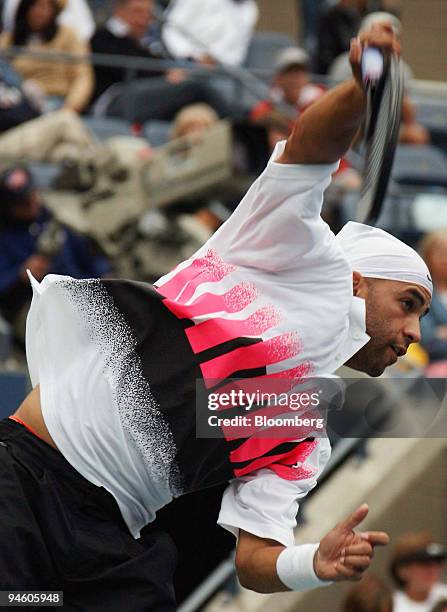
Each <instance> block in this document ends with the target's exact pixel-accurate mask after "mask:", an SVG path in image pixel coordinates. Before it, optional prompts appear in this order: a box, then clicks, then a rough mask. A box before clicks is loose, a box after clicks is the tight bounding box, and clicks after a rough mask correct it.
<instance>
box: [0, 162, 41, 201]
mask: <svg viewBox="0 0 447 612" xmlns="http://www.w3.org/2000/svg"><path fill="white" fill-rule="evenodd" d="M34 189H35V184H34V179H33V176H32V174H31V172H30V171H29V170H28V168H26V167H25V166H13V167H10V168H6V170H4V171H3V172H2V173H1V174H0V201H1V202H2V203H3V204H6V205H14V204H18V203H20V202H23V201H24V200H26V199H27V198H28V196H29V195H30V193H31V192H32V191H33V190H34Z"/></svg>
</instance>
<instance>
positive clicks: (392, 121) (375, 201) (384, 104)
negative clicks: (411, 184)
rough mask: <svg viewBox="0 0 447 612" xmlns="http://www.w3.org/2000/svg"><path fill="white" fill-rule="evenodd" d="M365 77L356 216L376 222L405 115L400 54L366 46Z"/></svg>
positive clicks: (363, 221) (363, 73)
mask: <svg viewBox="0 0 447 612" xmlns="http://www.w3.org/2000/svg"><path fill="white" fill-rule="evenodd" d="M362 78H363V84H364V87H365V90H366V97H367V109H366V120H365V125H364V137H363V149H364V165H363V184H362V188H361V192H360V201H359V204H358V209H357V220H358V221H360V222H362V223H368V224H369V225H374V224H375V223H376V221H377V219H378V218H379V215H380V213H381V210H382V206H383V202H384V200H385V196H386V192H387V187H388V183H389V179H390V175H391V169H392V166H393V161H394V154H395V151H396V145H397V140H398V137H399V128H400V121H401V115H402V102H403V91H404V79H403V70H402V65H401V63H400V60H399V58H398V57H396V56H395V55H394V54H393V55H391V54H390V55H388V54H387V55H383V54H382V53H381V52H380V51H379V50H378V49H376V48H374V47H370V48H367V49H365V51H364V52H363V57H362Z"/></svg>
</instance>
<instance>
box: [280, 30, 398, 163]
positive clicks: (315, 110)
mask: <svg viewBox="0 0 447 612" xmlns="http://www.w3.org/2000/svg"><path fill="white" fill-rule="evenodd" d="M365 46H374V47H377V48H379V49H381V50H382V51H384V52H394V53H398V54H399V53H400V44H399V42H398V41H397V39H396V37H395V35H394V34H393V32H392V29H391V28H389V27H388V26H387V25H380V26H374V27H373V28H372V29H371V30H369V31H367V32H364V33H363V34H362V35H361V37H360V38H358V39H354V40H353V41H352V42H351V50H350V56H349V58H350V62H351V66H352V71H353V77H354V78H353V79H352V80H350V81H347V82H345V83H342V84H341V85H339V86H338V87H335V88H334V89H331V90H330V91H329V92H328V93H327V94H326V95H325V96H323V97H322V98H320V99H319V100H317V101H316V102H315V103H314V104H312V105H311V106H310V107H309V108H308V109H307V110H306V111H305V112H304V113H303V114H302V115H301V116H300V117H299V119H298V121H297V122H296V124H295V127H294V129H293V132H292V134H291V135H290V136H289V138H288V140H287V145H286V148H285V150H284V153H283V154H282V155H281V157H280V158H279V159H278V160H277V161H278V162H280V163H283V164H326V163H333V162H336V161H338V160H339V159H340V158H341V157H343V155H344V154H345V153H346V151H347V150H348V149H349V146H350V144H351V142H352V140H353V138H354V136H355V134H356V133H357V130H358V129H359V127H360V126H361V123H362V121H363V118H364V114H365V110H366V98H365V94H364V91H363V87H362V80H361V73H360V63H361V56H362V51H363V48H364V47H365Z"/></svg>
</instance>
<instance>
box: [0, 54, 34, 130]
mask: <svg viewBox="0 0 447 612" xmlns="http://www.w3.org/2000/svg"><path fill="white" fill-rule="evenodd" d="M41 110H42V109H41V107H40V104H39V101H37V100H35V99H34V98H32V97H31V96H30V95H29V93H28V91H26V88H24V87H23V83H22V80H21V78H20V77H19V75H18V74H17V73H16V71H15V70H14V69H13V68H12V67H11V66H10V64H9V63H8V62H7V61H6V60H0V133H3V132H5V131H6V130H9V129H11V128H14V127H16V126H17V125H20V124H21V123H23V122H24V121H29V120H30V119H35V118H36V117H38V116H39V115H40V113H41Z"/></svg>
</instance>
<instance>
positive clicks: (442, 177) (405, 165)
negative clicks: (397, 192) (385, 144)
mask: <svg viewBox="0 0 447 612" xmlns="http://www.w3.org/2000/svg"><path fill="white" fill-rule="evenodd" d="M392 178H393V180H395V181H396V182H397V183H399V184H401V185H422V186H427V187H436V186H437V187H447V156H446V155H445V154H444V153H443V152H442V151H441V150H440V149H438V148H437V147H434V146H431V145H427V146H412V145H400V146H398V147H397V150H396V157H395V160H394V165H393V171H392Z"/></svg>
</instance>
